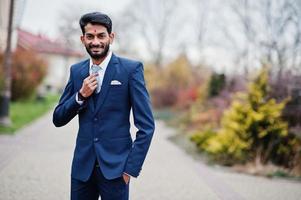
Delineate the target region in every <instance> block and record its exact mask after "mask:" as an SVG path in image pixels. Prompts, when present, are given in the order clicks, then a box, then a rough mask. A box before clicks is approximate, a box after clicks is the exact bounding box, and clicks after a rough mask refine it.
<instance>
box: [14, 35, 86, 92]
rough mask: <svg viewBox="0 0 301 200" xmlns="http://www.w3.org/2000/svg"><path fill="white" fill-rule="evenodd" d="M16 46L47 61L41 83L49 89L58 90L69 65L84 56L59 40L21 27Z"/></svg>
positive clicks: (65, 79)
mask: <svg viewBox="0 0 301 200" xmlns="http://www.w3.org/2000/svg"><path fill="white" fill-rule="evenodd" d="M17 48H21V49H25V50H30V51H34V52H36V53H37V54H38V55H39V56H40V57H41V58H43V59H44V60H45V61H46V62H47V63H48V73H47V76H46V78H45V80H44V82H43V85H44V86H46V88H47V89H48V90H50V91H60V90H61V89H62V88H63V87H64V86H65V84H66V82H67V79H68V75H69V68H70V65H72V64H74V63H76V62H78V61H79V60H80V59H82V58H83V56H84V54H83V53H82V52H81V51H76V50H73V49H70V48H68V47H65V46H64V45H63V44H62V43H60V42H57V41H52V40H50V39H49V38H47V37H45V36H42V35H35V34H32V33H30V32H28V31H25V30H21V29H18V41H17Z"/></svg>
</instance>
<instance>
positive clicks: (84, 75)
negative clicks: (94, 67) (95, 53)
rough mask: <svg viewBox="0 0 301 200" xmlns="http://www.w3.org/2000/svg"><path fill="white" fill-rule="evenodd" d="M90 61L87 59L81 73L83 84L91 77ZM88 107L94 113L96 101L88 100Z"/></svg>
mask: <svg viewBox="0 0 301 200" xmlns="http://www.w3.org/2000/svg"><path fill="white" fill-rule="evenodd" d="M89 64H90V59H87V60H86V61H85V62H84V63H83V65H82V66H83V67H82V69H81V71H80V75H81V84H82V83H83V82H84V79H85V78H87V77H88V76H89V75H90V72H89V70H90V66H89ZM88 106H89V107H90V108H91V109H92V111H94V101H93V98H90V99H89V100H88Z"/></svg>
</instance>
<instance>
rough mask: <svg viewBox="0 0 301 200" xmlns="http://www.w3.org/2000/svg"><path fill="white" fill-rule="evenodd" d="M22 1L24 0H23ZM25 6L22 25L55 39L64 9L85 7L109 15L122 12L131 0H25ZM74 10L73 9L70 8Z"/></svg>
mask: <svg viewBox="0 0 301 200" xmlns="http://www.w3.org/2000/svg"><path fill="white" fill-rule="evenodd" d="M21 1H22V0H21ZM23 1H24V2H25V3H24V5H25V7H24V10H23V13H22V17H21V20H20V27H21V28H22V29H25V30H28V31H30V32H33V33H39V34H43V35H45V36H48V37H50V38H53V39H55V38H56V37H57V35H58V30H57V21H58V20H59V16H60V13H61V12H62V11H63V10H68V8H70V7H77V6H78V7H84V8H85V9H87V10H89V11H102V12H105V13H107V14H108V15H111V14H116V13H118V12H120V11H121V10H122V9H123V8H124V7H125V6H126V5H127V4H128V3H130V1H131V0H122V1H120V0H50V1H49V0H23ZM70 12H72V10H70Z"/></svg>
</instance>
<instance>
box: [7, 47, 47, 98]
mask: <svg viewBox="0 0 301 200" xmlns="http://www.w3.org/2000/svg"><path fill="white" fill-rule="evenodd" d="M46 67H47V65H46V63H45V61H44V60H42V59H40V58H38V57H37V55H36V54H35V53H33V52H31V51H25V50H20V49H19V50H17V51H16V52H14V54H13V64H12V88H11V89H12V100H13V101H16V100H19V99H27V98H29V97H31V96H32V95H33V94H34V93H35V91H36V89H37V87H38V86H39V84H40V83H41V82H42V80H43V78H44V77H45V75H46V72H47V68H46Z"/></svg>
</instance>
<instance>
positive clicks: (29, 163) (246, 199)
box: [0, 114, 301, 200]
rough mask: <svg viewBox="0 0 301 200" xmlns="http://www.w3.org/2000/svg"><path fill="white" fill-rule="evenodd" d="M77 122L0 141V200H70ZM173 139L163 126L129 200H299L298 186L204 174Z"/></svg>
mask: <svg viewBox="0 0 301 200" xmlns="http://www.w3.org/2000/svg"><path fill="white" fill-rule="evenodd" d="M76 122H77V121H76V119H74V120H73V121H72V123H70V124H69V125H67V126H65V127H63V128H55V127H54V126H53V125H52V124H51V114H48V115H46V116H45V117H43V118H41V119H39V120H38V121H37V122H35V123H34V124H32V125H30V126H28V127H26V128H24V129H23V130H21V131H20V132H19V133H18V134H16V135H15V136H3V135H2V136H0V200H19V199H20V200H65V199H69V187H70V183H69V179H70V175H69V174H70V165H71V157H72V154H73V148H74V142H75V133H76V129H77V123H76ZM173 134H175V133H174V131H173V130H172V129H170V128H167V127H166V126H164V124H163V123H162V122H157V123H156V133H155V136H154V140H153V143H152V146H151V149H150V152H149V154H148V157H147V160H146V162H145V165H144V167H143V170H142V173H141V175H140V177H139V178H138V179H133V180H132V181H131V186H130V197H131V198H130V199H131V200H253V199H254V200H261V199H262V200H269V199H271V200H284V199H285V200H300V199H301V183H300V182H294V181H287V180H280V179H267V178H262V177H253V176H248V175H243V174H236V173H231V172H227V171H224V170H222V169H216V168H209V167H208V166H206V165H204V164H202V163H200V162H199V161H195V160H193V159H192V158H191V157H190V156H188V155H186V153H185V152H183V151H182V150H181V149H179V148H178V147H177V146H175V145H174V144H173V143H171V142H170V141H169V140H168V139H167V138H168V137H169V136H170V135H173Z"/></svg>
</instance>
